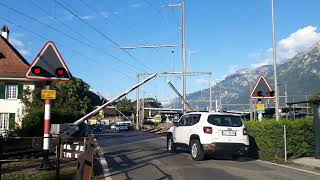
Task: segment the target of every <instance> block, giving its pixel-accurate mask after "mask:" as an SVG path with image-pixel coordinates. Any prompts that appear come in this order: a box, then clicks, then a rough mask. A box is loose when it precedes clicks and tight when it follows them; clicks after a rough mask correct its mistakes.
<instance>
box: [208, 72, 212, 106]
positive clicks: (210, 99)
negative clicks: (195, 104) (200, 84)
mask: <svg viewBox="0 0 320 180" xmlns="http://www.w3.org/2000/svg"><path fill="white" fill-rule="evenodd" d="M211 94H212V90H211V73H210V74H209V112H211V111H212V95H211Z"/></svg>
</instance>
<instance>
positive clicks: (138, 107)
mask: <svg viewBox="0 0 320 180" xmlns="http://www.w3.org/2000/svg"><path fill="white" fill-rule="evenodd" d="M139 76H140V75H139V74H137V83H139ZM136 95H137V99H136V101H137V112H136V116H137V119H136V129H137V130H140V121H139V119H140V117H139V109H140V106H139V101H140V100H139V88H137V91H136Z"/></svg>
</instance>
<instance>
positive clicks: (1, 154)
mask: <svg viewBox="0 0 320 180" xmlns="http://www.w3.org/2000/svg"><path fill="white" fill-rule="evenodd" d="M48 138H50V139H51V141H50V156H51V157H52V158H51V162H50V163H51V165H52V168H50V169H48V170H55V179H60V169H63V165H61V163H62V164H63V163H66V162H70V161H74V160H76V159H77V164H74V167H76V166H77V168H78V171H77V174H76V176H77V179H81V180H82V179H83V180H87V179H91V178H92V177H93V162H94V155H95V154H94V152H95V140H94V137H93V136H89V137H68V138H66V137H61V136H58V137H48ZM42 142H43V137H0V175H4V172H5V171H6V169H5V167H3V166H2V165H3V164H6V163H12V162H24V161H27V160H28V159H30V158H31V159H34V158H39V157H40V158H41V157H42V155H43V150H42ZM39 165H40V164H39Z"/></svg>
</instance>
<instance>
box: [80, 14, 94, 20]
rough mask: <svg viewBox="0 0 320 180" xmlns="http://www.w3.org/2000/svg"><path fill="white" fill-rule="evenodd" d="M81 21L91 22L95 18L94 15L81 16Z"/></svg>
mask: <svg viewBox="0 0 320 180" xmlns="http://www.w3.org/2000/svg"><path fill="white" fill-rule="evenodd" d="M80 18H81V19H83V20H91V19H94V18H95V16H93V15H86V16H80Z"/></svg>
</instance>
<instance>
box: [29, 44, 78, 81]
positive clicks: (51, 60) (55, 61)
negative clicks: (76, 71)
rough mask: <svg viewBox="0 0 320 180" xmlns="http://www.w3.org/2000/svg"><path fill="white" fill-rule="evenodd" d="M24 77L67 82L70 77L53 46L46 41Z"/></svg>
mask: <svg viewBox="0 0 320 180" xmlns="http://www.w3.org/2000/svg"><path fill="white" fill-rule="evenodd" d="M26 77H27V78H28V79H38V80H47V81H52V80H62V81H68V80H70V79H71V77H72V75H71V73H70V71H69V69H68V67H67V66H66V64H65V62H64V60H63V58H62V56H61V54H60V53H59V51H58V49H57V47H56V46H55V44H54V43H53V42H52V41H48V42H47V43H46V44H45V45H44V47H43V48H42V50H41V51H40V52H39V54H38V55H37V57H36V58H35V59H34V60H33V62H32V64H31V65H30V67H29V69H28V71H27V72H26Z"/></svg>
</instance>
